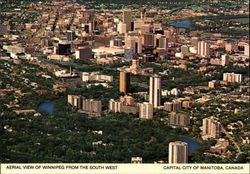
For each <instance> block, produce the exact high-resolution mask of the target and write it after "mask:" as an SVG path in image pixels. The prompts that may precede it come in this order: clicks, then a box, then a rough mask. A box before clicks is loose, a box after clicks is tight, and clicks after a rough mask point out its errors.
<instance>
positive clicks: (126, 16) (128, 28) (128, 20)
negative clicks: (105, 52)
mask: <svg viewBox="0 0 250 174" xmlns="http://www.w3.org/2000/svg"><path fill="white" fill-rule="evenodd" d="M122 22H123V23H124V24H126V31H127V32H128V31H131V22H132V17H131V10H123V20H122Z"/></svg>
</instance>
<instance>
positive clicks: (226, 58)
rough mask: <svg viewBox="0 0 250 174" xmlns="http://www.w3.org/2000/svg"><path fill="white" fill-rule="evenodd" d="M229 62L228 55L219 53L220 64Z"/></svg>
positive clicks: (223, 64) (224, 64)
mask: <svg viewBox="0 0 250 174" xmlns="http://www.w3.org/2000/svg"><path fill="white" fill-rule="evenodd" d="M228 64H229V57H228V55H226V54H224V55H221V65H222V66H226V65H228Z"/></svg>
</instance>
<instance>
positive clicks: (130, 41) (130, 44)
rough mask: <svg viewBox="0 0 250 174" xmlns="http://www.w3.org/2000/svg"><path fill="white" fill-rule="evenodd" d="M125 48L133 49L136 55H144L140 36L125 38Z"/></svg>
mask: <svg viewBox="0 0 250 174" xmlns="http://www.w3.org/2000/svg"><path fill="white" fill-rule="evenodd" d="M125 47H126V48H133V50H134V53H135V54H140V53H142V37H140V36H128V37H125Z"/></svg>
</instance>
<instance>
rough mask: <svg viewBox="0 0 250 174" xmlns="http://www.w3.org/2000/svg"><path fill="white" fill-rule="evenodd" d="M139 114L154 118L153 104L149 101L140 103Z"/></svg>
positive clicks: (142, 116) (143, 116) (146, 117)
mask: <svg viewBox="0 0 250 174" xmlns="http://www.w3.org/2000/svg"><path fill="white" fill-rule="evenodd" d="M139 116H140V118H145V119H151V118H153V105H152V104H150V103H148V102H144V103H139Z"/></svg>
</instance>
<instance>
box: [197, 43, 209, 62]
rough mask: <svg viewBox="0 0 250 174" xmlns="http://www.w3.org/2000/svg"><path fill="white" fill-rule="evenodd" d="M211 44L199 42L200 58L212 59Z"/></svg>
mask: <svg viewBox="0 0 250 174" xmlns="http://www.w3.org/2000/svg"><path fill="white" fill-rule="evenodd" d="M209 50H210V44H209V43H208V42H206V41H199V42H198V56H200V57H203V58H208V57H210V52H209Z"/></svg>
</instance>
